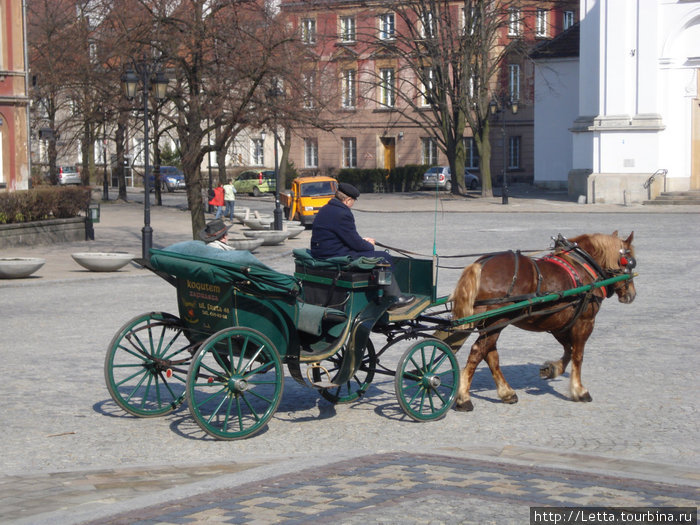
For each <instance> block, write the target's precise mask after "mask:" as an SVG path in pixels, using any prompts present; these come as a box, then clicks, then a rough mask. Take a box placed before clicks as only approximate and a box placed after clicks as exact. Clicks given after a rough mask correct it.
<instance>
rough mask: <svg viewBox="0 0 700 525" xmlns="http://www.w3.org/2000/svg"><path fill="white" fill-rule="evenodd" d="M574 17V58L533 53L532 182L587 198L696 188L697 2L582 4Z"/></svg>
mask: <svg viewBox="0 0 700 525" xmlns="http://www.w3.org/2000/svg"><path fill="white" fill-rule="evenodd" d="M580 13H581V22H580V47H579V55H578V57H576V56H575V53H571V52H569V53H568V55H567V53H562V52H561V49H559V50H557V49H556V46H555V44H556V43H555V42H553V43H552V48H551V52H549V53H547V52H543V53H540V54H539V55H538V54H535V59H536V62H537V67H536V79H535V183H536V184H541V185H545V186H566V187H568V191H569V194H570V195H571V196H572V197H573V198H577V197H579V196H581V195H585V196H586V199H587V202H589V203H595V202H598V203H601V202H607V203H626V202H641V201H643V200H646V199H647V198H648V197H649V196H651V197H654V196H655V195H657V194H658V193H659V192H660V191H663V190H664V189H665V190H668V191H680V190H687V189H700V100H699V98H698V96H699V95H698V83H699V81H698V68H699V67H700V1H697V0H696V1H689V0H638V1H637V2H628V1H621V0H581V11H580ZM564 48H566V46H564ZM557 51H559V52H557ZM572 117H573V118H572ZM565 130H568V133H567V132H566V131H565ZM657 170H666V171H667V175H666V177H663V176H658V175H657V176H656V177H655V181H654V183H653V184H652V185H651V187H650V188H648V189H647V188H645V187H644V185H645V182H646V181H647V180H648V179H649V178H650V177H651V176H652V175H653V174H654V173H656V172H657Z"/></svg>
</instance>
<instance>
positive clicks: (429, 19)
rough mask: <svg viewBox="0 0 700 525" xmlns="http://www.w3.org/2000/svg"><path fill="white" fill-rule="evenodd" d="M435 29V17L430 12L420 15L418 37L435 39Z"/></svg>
mask: <svg viewBox="0 0 700 525" xmlns="http://www.w3.org/2000/svg"><path fill="white" fill-rule="evenodd" d="M436 34H437V28H436V27H435V17H434V16H433V13H431V12H430V11H428V12H425V13H423V14H422V15H421V24H420V36H421V38H435V35H436Z"/></svg>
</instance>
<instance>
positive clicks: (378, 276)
mask: <svg viewBox="0 0 700 525" xmlns="http://www.w3.org/2000/svg"><path fill="white" fill-rule="evenodd" d="M373 273H374V280H375V281H376V283H377V284H378V285H380V286H389V285H390V284H391V267H390V266H377V267H376V268H375V269H374V271H373Z"/></svg>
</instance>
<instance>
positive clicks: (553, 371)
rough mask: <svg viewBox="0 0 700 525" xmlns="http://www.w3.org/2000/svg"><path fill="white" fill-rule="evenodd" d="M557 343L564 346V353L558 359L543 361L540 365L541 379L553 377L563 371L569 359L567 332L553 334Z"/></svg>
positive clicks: (569, 349) (569, 347) (569, 343)
mask: <svg viewBox="0 0 700 525" xmlns="http://www.w3.org/2000/svg"><path fill="white" fill-rule="evenodd" d="M553 335H554V337H555V338H556V340H557V341H559V343H561V345H562V346H563V347H564V355H562V356H561V359H559V361H545V363H544V364H543V365H542V366H541V367H540V377H541V378H542V379H554V378H555V377H558V376H560V375H562V374H563V373H564V371H565V370H566V366H567V365H568V364H569V361H570V360H571V341H570V340H569V334H568V333H566V334H553Z"/></svg>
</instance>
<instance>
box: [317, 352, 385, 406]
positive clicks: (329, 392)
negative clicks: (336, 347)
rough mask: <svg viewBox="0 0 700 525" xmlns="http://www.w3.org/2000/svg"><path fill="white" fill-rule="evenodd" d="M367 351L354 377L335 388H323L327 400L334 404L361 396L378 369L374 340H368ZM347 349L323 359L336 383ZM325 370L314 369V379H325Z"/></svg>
mask: <svg viewBox="0 0 700 525" xmlns="http://www.w3.org/2000/svg"><path fill="white" fill-rule="evenodd" d="M365 350H366V352H365V353H364V355H363V356H362V363H361V364H360V368H358V369H357V372H355V373H354V374H353V375H352V377H351V378H350V379H349V380H348V381H346V382H345V383H344V384H342V385H340V386H337V387H335V388H325V389H323V390H321V391H320V392H321V396H323V398H324V399H326V400H327V401H330V402H331V403H334V404H342V403H350V402H352V401H355V400H357V399H359V398H361V397H362V396H363V395H364V393H365V392H366V391H367V389H368V388H369V385H370V383H371V382H372V380H373V379H374V372H375V371H376V370H377V355H376V353H375V351H374V345H373V344H372V341H370V340H369V339H368V340H367V346H366V347H365ZM345 352H346V350H345V349H344V348H343V349H342V350H340V351H339V352H338V353H337V354H335V355H334V356H332V357H329V358H328V359H327V360H325V361H321V363H320V364H321V366H322V367H323V368H324V369H325V370H327V371H328V375H329V376H330V377H331V381H332V382H333V383H335V381H334V380H335V377H336V376H337V375H338V372H339V371H340V365H341V364H342V362H343V359H344V357H345ZM324 375H325V372H321V370H320V369H318V368H314V369H313V378H314V381H321V380H322V379H325V378H324V377H322V376H324Z"/></svg>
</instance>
